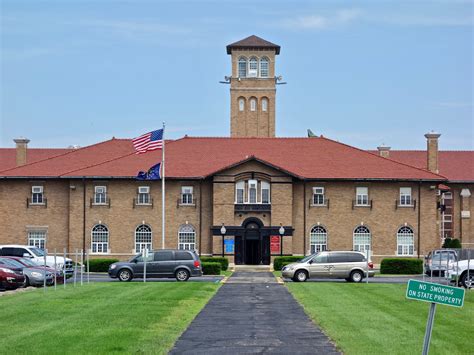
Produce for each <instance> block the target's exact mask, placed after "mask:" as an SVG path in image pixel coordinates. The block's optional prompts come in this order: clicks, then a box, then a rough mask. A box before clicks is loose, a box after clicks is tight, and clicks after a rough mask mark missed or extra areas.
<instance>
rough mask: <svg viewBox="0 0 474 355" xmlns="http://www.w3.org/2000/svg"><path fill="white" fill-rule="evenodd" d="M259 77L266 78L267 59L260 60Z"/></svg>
mask: <svg viewBox="0 0 474 355" xmlns="http://www.w3.org/2000/svg"><path fill="white" fill-rule="evenodd" d="M260 77H262V78H268V58H267V57H263V58H262V59H260Z"/></svg>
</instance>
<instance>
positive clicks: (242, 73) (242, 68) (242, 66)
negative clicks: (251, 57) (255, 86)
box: [239, 57, 247, 78]
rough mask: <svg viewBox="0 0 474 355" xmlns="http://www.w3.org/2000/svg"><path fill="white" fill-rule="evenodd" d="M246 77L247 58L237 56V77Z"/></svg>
mask: <svg viewBox="0 0 474 355" xmlns="http://www.w3.org/2000/svg"><path fill="white" fill-rule="evenodd" d="M245 77H247V58H245V57H240V58H239V78H245Z"/></svg>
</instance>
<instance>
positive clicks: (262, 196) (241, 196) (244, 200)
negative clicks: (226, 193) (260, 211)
mask: <svg viewBox="0 0 474 355" xmlns="http://www.w3.org/2000/svg"><path fill="white" fill-rule="evenodd" d="M235 203H236V204H270V183H269V182H267V181H261V180H255V179H251V180H245V181H244V180H241V181H238V182H237V183H236V184H235Z"/></svg>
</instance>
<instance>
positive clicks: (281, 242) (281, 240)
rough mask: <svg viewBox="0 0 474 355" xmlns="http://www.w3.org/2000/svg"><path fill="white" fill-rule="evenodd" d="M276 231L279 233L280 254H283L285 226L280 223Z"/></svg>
mask: <svg viewBox="0 0 474 355" xmlns="http://www.w3.org/2000/svg"><path fill="white" fill-rule="evenodd" d="M278 233H280V256H281V255H283V235H284V234H285V228H283V225H282V224H281V223H280V229H279V230H278Z"/></svg>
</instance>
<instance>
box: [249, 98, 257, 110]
mask: <svg viewBox="0 0 474 355" xmlns="http://www.w3.org/2000/svg"><path fill="white" fill-rule="evenodd" d="M256 110H257V99H256V98H255V97H252V98H251V99H250V111H256Z"/></svg>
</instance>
